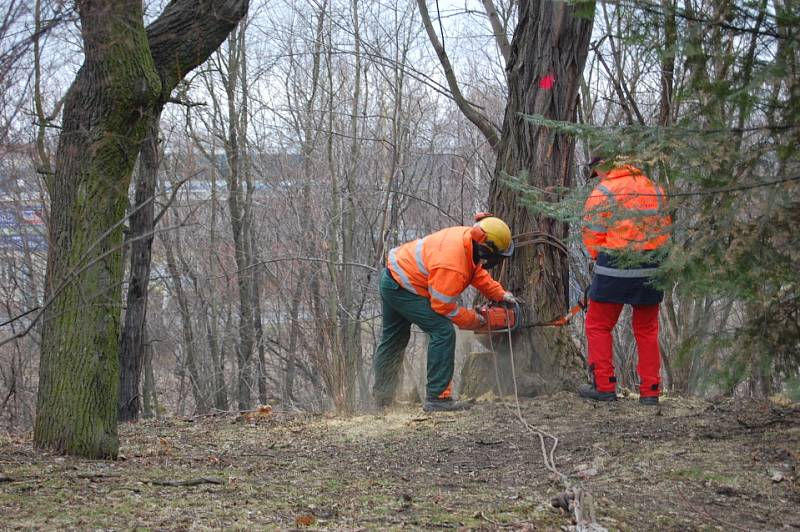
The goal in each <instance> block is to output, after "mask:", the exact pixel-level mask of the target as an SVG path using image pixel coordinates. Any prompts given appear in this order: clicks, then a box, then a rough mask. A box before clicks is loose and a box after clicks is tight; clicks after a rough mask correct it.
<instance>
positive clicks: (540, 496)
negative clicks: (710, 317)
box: [0, 393, 800, 531]
mask: <svg viewBox="0 0 800 532" xmlns="http://www.w3.org/2000/svg"><path fill="white" fill-rule="evenodd" d="M520 413H521V414H522V416H523V417H524V419H525V420H526V421H527V422H528V423H529V424H531V425H532V426H534V427H536V428H539V429H541V430H544V431H546V432H548V433H549V434H552V435H554V436H556V437H557V438H558V446H557V448H556V450H555V453H554V455H553V456H554V458H555V463H556V467H557V469H558V470H559V471H561V472H563V473H565V474H567V475H568V476H569V477H568V478H569V482H570V483H574V485H575V486H580V487H581V488H582V490H583V491H584V492H585V493H590V494H591V496H592V497H591V498H592V500H593V501H594V509H595V513H596V521H597V524H598V525H600V526H602V527H605V528H607V529H609V530H697V529H700V530H726V531H727V530H777V529H800V480H798V477H800V467H798V459H800V406H799V405H797V404H795V405H791V404H782V405H779V404H776V403H756V402H739V401H733V400H729V399H726V400H722V401H717V402H709V401H704V400H698V399H680V398H667V399H665V400H662V403H661V405H660V406H659V407H645V406H642V405H640V404H639V403H638V401H637V400H636V399H635V398H621V400H619V401H617V402H616V403H610V404H609V403H603V404H597V403H591V402H586V401H582V400H580V399H578V398H577V397H576V396H574V394H568V393H561V394H558V395H555V396H553V397H547V398H537V399H525V400H524V401H522V403H521V408H520ZM120 437H121V444H122V446H121V453H122V455H123V456H121V457H120V459H119V460H116V461H92V460H83V459H78V458H73V457H69V456H59V455H56V454H52V453H48V452H45V451H41V450H38V449H35V448H34V447H33V446H32V444H31V442H30V436H29V435H27V436H19V437H11V436H0V519H1V521H0V528H2V529H81V530H82V529H93V530H97V529H103V530H109V529H152V530H190V529H191V530H203V529H218V528H225V529H242V530H244V529H248V530H249V529H294V528H302V529H336V530H341V529H347V530H353V529H368V530H373V529H399V528H411V529H447V528H455V529H485V530H496V529H502V528H509V529H527V530H567V529H570V527H571V526H572V525H573V522H572V520H571V514H569V513H567V512H564V511H563V510H560V509H558V508H554V507H553V506H552V504H551V501H552V499H553V498H555V497H557V496H558V495H559V494H560V493H561V492H563V491H564V484H563V483H562V482H561V481H559V479H558V477H557V476H556V475H554V474H553V473H552V472H550V471H548V470H547V469H546V468H545V465H544V461H543V458H542V447H541V442H540V440H539V438H538V437H537V436H536V435H535V434H533V433H532V432H530V431H529V430H526V429H525V427H524V426H523V424H522V423H521V422H520V420H519V418H518V417H517V409H516V404H515V403H514V402H513V401H505V402H501V401H496V400H495V401H483V402H480V401H479V402H477V403H476V404H475V406H474V408H472V409H471V410H469V411H467V412H460V413H437V414H426V413H424V412H422V410H421V409H420V408H419V407H418V406H417V407H412V406H400V407H396V408H394V409H391V410H389V411H388V412H386V413H384V414H380V415H376V414H369V415H358V416H347V417H344V416H331V415H308V414H300V413H287V412H283V413H282V412H277V411H276V412H272V413H269V414H263V415H262V416H260V417H253V418H252V419H244V418H242V417H241V416H240V417H238V418H233V417H219V416H217V417H200V418H195V419H191V420H187V419H167V420H149V421H143V422H140V423H137V424H127V425H124V426H122V427H121V429H120ZM549 442H550V443H551V442H552V441H551V440H549Z"/></svg>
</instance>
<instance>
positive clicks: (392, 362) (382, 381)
mask: <svg viewBox="0 0 800 532" xmlns="http://www.w3.org/2000/svg"><path fill="white" fill-rule="evenodd" d="M513 252H514V242H513V240H512V238H511V230H510V229H509V228H508V225H506V223H505V222H503V221H502V220H501V219H499V218H496V217H494V216H491V215H488V214H479V215H478V216H476V223H475V225H473V226H472V227H467V226H457V227H449V228H447V229H442V230H441V231H437V232H435V233H433V234H430V235H428V236H426V237H424V238H420V239H418V240H414V241H412V242H408V243H407V244H403V245H401V246H399V247H396V248H394V249H392V250H391V251H389V254H388V257H387V261H386V268H385V269H384V271H383V274H382V276H381V281H380V295H381V305H382V309H383V332H382V335H381V341H380V344H379V345H378V347H377V349H376V351H375V356H374V358H373V369H374V373H375V385H374V387H373V395H374V397H375V401H376V403H377V405H378V406H379V407H381V408H382V407H386V406H388V405H389V404H390V403H391V402H392V400H393V398H394V394H395V389H396V388H397V383H398V379H399V374H400V369H401V368H402V364H403V354H404V351H405V348H406V346H407V345H408V341H409V339H410V337H411V324H412V323H413V324H415V325H417V326H418V327H419V328H420V329H422V330H423V331H424V332H425V333H426V334H427V335H428V337H429V342H428V360H427V374H428V379H427V385H426V396H425V402H424V404H423V409H424V410H425V411H426V412H430V411H452V410H463V409H465V408H468V407H469V406H470V404H469V403H467V402H464V401H455V400H453V397H452V383H451V379H452V377H453V368H454V363H455V347H456V333H455V328H454V327H453V325H456V326H458V327H459V328H461V329H469V330H474V329H478V328H480V327H481V326H482V325H483V324H484V323H485V321H484V319H483V317H482V316H481V315H480V314H478V313H476V312H475V311H474V310H472V309H469V308H466V307H463V306H461V305H460V304H459V301H458V298H459V296H460V295H461V293H462V292H463V291H464V290H465V289H466V288H467V286H470V285H472V286H474V287H475V288H477V289H478V291H480V292H481V293H482V294H483V295H484V296H486V297H487V298H488V299H490V300H492V301H506V302H510V303H513V302H516V300H515V299H514V296H513V295H512V294H511V292H508V291H506V290H505V289H504V288H503V286H502V285H501V284H500V283H498V282H497V281H495V280H494V279H492V277H491V276H490V275H489V273H488V272H487V271H486V270H487V269H491V268H492V267H494V266H495V265H496V264H497V263H498V262H499V261H500V260H501V259H503V258H505V257H510V256H511V254H512V253H513Z"/></svg>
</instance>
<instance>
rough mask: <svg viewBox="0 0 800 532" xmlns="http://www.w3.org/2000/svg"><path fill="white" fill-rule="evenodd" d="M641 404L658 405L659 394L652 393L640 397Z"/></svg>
mask: <svg viewBox="0 0 800 532" xmlns="http://www.w3.org/2000/svg"><path fill="white" fill-rule="evenodd" d="M639 404H643V405H647V406H658V396H657V395H651V396H650V397H641V396H640V397H639Z"/></svg>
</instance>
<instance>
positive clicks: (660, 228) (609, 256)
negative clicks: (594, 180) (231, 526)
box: [578, 156, 672, 405]
mask: <svg viewBox="0 0 800 532" xmlns="http://www.w3.org/2000/svg"><path fill="white" fill-rule="evenodd" d="M590 166H591V167H592V168H593V173H592V176H598V177H600V182H599V183H598V184H597V186H596V187H595V188H594V190H593V191H592V193H591V195H589V198H588V199H587V200H586V204H585V205H584V226H583V231H582V236H583V243H584V245H585V246H586V249H587V250H588V251H589V255H590V256H591V257H592V259H593V260H595V266H594V274H593V278H592V285H591V287H590V288H589V310H588V312H587V315H586V340H587V344H588V349H589V370H590V372H591V374H592V380H593V384H591V385H590V384H583V385H581V386H580V387H579V389H578V394H579V395H580V396H581V397H584V398H587V399H594V400H597V401H614V400H616V398H617V395H616V381H617V379H616V377H615V375H614V364H613V350H612V346H613V339H612V336H611V333H612V331H613V329H614V326H615V325H616V323H617V320H618V319H619V315H620V312H621V311H622V308H623V306H624V305H625V304H628V305H631V306H632V307H633V320H632V321H633V335H634V337H635V339H636V348H637V351H638V355H639V361H638V365H637V367H636V369H637V373H638V374H639V401H640V402H641V403H642V404H646V405H657V404H658V397H659V395H660V383H661V378H660V377H661V375H660V373H661V355H660V352H659V347H658V308H659V304H660V303H661V300H662V299H663V297H664V293H663V291H661V290H660V289H659V288H658V287H656V286H654V284H653V276H654V275H655V274H656V273H657V269H658V266H659V262H660V261H659V257H660V256H661V255H663V254H662V253H660V251H663V250H664V246H666V245H667V243H668V241H669V232H670V229H671V226H672V219H671V218H670V215H669V213H668V211H667V198H666V195H665V194H664V190H663V189H662V188H661V187H660V186H659V185H657V184H656V183H654V182H653V181H651V180H650V179H648V177H647V176H646V175H644V174H643V173H642V171H641V170H639V169H638V168H635V167H633V166H630V165H624V166H619V167H616V168H615V167H613V164H610V163H608V162H606V161H605V159H604V158H603V157H602V156H595V157H593V159H592V161H591V162H590Z"/></svg>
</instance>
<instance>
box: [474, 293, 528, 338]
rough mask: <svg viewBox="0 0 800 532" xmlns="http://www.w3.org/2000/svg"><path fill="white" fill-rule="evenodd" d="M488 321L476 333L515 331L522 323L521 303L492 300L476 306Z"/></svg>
mask: <svg viewBox="0 0 800 532" xmlns="http://www.w3.org/2000/svg"><path fill="white" fill-rule="evenodd" d="M475 312H477V313H478V314H480V315H481V316H483V319H484V320H485V321H486V323H485V324H484V325H483V326H481V327H480V328H479V329H476V330H475V334H490V333H506V332H514V331H516V330H517V329H519V327H520V325H521V324H522V311H521V310H520V307H519V303H505V302H502V301H501V302H492V303H486V304H483V305H479V306H477V307H475Z"/></svg>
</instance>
